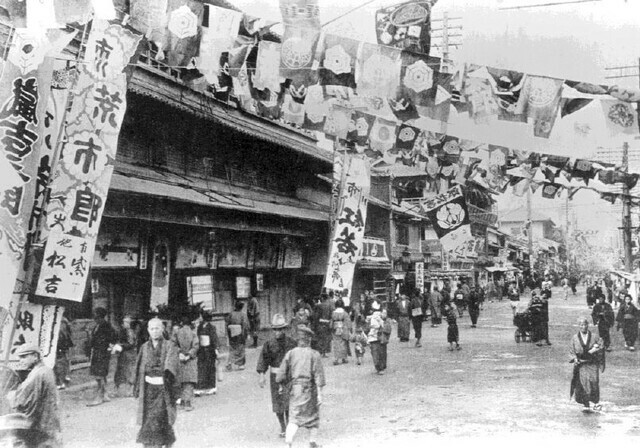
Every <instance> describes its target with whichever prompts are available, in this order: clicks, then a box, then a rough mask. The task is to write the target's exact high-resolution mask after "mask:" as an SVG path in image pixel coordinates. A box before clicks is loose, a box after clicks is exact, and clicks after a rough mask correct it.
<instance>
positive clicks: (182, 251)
mask: <svg viewBox="0 0 640 448" xmlns="http://www.w3.org/2000/svg"><path fill="white" fill-rule="evenodd" d="M202 240H203V238H201V237H195V238H192V239H190V240H186V241H184V240H183V241H181V242H180V246H179V247H178V250H177V252H176V269H186V268H207V267H209V265H208V263H207V261H208V260H207V247H206V243H204V242H203V241H202Z"/></svg>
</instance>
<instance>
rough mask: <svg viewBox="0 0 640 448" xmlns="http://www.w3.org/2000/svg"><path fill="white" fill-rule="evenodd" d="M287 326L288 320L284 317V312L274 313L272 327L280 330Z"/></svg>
mask: <svg viewBox="0 0 640 448" xmlns="http://www.w3.org/2000/svg"><path fill="white" fill-rule="evenodd" d="M286 327H287V321H286V320H285V319H284V316H283V315H282V314H274V315H273V318H272V319H271V328H273V329H274V330H279V329H281V328H286Z"/></svg>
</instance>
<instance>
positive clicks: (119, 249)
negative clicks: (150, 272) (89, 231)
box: [91, 229, 140, 268]
mask: <svg viewBox="0 0 640 448" xmlns="http://www.w3.org/2000/svg"><path fill="white" fill-rule="evenodd" d="M139 252H140V245H139V243H138V236H137V235H131V234H126V233H123V234H118V233H116V232H108V233H107V232H103V229H100V233H99V234H98V240H97V242H96V248H95V251H94V253H93V262H92V264H91V265H92V266H93V267H102V268H136V267H138V259H139Z"/></svg>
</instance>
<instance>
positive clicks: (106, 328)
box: [87, 308, 116, 406]
mask: <svg viewBox="0 0 640 448" xmlns="http://www.w3.org/2000/svg"><path fill="white" fill-rule="evenodd" d="M106 316H107V310H105V309H104V308H96V309H95V311H94V318H95V322H96V326H95V327H94V328H93V331H92V332H91V339H90V340H89V349H90V359H91V365H90V367H89V374H90V375H92V376H93V377H94V378H95V379H96V381H97V383H98V386H97V388H96V398H95V399H94V400H93V401H92V402H91V403H88V404H87V406H98V405H101V404H102V403H106V402H107V401H111V400H110V399H109V396H108V395H107V375H108V374H109V362H110V361H111V347H112V346H113V344H114V343H115V342H116V334H115V331H114V330H113V327H112V326H111V324H110V323H109V322H107V321H106V319H105V317H106Z"/></svg>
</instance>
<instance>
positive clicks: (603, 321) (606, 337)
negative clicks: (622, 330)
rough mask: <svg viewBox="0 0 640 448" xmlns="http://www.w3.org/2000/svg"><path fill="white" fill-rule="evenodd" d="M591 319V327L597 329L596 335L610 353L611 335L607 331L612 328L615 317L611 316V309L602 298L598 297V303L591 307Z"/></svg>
mask: <svg viewBox="0 0 640 448" xmlns="http://www.w3.org/2000/svg"><path fill="white" fill-rule="evenodd" d="M591 318H592V319H593V325H595V326H596V327H598V334H599V335H600V337H601V338H602V340H603V341H604V349H605V350H606V351H608V352H609V351H611V335H610V334H609V329H610V328H611V327H613V323H614V321H615V316H614V314H613V308H611V305H609V304H608V303H607V301H606V300H605V298H604V296H599V297H598V303H596V304H595V305H594V306H593V310H592V311H591Z"/></svg>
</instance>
